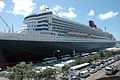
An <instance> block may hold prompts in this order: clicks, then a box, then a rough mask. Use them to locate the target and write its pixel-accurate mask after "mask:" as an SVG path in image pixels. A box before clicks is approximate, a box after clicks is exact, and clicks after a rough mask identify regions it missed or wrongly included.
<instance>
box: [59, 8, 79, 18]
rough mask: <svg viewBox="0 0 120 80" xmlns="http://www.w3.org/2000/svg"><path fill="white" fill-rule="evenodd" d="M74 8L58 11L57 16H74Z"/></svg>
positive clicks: (75, 15)
mask: <svg viewBox="0 0 120 80" xmlns="http://www.w3.org/2000/svg"><path fill="white" fill-rule="evenodd" d="M75 10H76V9H75V8H73V7H70V8H69V9H68V11H67V12H63V11H60V12H58V16H60V17H66V18H76V17H77V14H76V13H75V12H74V11H75Z"/></svg>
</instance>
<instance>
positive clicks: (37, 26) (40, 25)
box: [37, 24, 48, 27]
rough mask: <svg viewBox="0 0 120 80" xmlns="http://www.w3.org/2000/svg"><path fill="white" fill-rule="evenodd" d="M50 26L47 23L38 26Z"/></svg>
mask: <svg viewBox="0 0 120 80" xmlns="http://www.w3.org/2000/svg"><path fill="white" fill-rule="evenodd" d="M41 26H48V25H47V24H42V25H37V27H41Z"/></svg>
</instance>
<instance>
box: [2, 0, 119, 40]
mask: <svg viewBox="0 0 120 80" xmlns="http://www.w3.org/2000/svg"><path fill="white" fill-rule="evenodd" d="M43 5H46V6H47V7H48V8H49V9H50V10H51V11H52V12H53V14H55V15H57V16H59V17H62V18H67V19H70V20H73V21H75V22H79V23H82V24H86V25H88V22H89V20H93V21H94V22H95V23H96V25H97V27H98V28H100V29H102V30H103V31H105V28H106V31H107V32H109V33H111V34H113V35H114V37H115V38H116V40H120V26H119V22H120V0H0V16H1V17H2V18H3V19H4V20H5V21H6V22H7V23H8V25H9V26H10V27H12V26H13V27H14V30H15V31H18V30H19V29H20V28H21V27H22V25H23V20H24V17H25V16H28V15H31V14H39V13H40V12H41V10H42V9H43ZM6 28H7V27H6V25H5V24H4V23H3V21H2V20H1V19H0V31H5V29H6Z"/></svg>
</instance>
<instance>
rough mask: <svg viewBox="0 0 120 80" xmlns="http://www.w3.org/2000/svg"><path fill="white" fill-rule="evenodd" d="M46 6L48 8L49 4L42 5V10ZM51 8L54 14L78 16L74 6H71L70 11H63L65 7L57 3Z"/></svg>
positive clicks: (70, 16) (67, 16)
mask: <svg viewBox="0 0 120 80" xmlns="http://www.w3.org/2000/svg"><path fill="white" fill-rule="evenodd" d="M45 7H46V8H48V6H47V5H41V6H40V10H41V11H42V10H43V9H44V8H45ZM49 10H50V11H52V12H53V14H54V15H57V16H59V17H66V18H75V17H76V16H77V14H76V13H75V12H74V11H75V10H76V9H75V8H74V7H70V8H69V9H68V11H63V10H64V9H63V8H62V6H60V5H56V6H54V7H52V8H51V9H49Z"/></svg>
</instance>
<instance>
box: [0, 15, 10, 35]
mask: <svg viewBox="0 0 120 80" xmlns="http://www.w3.org/2000/svg"><path fill="white" fill-rule="evenodd" d="M0 18H1V20H2V21H3V22H4V23H5V25H6V26H7V29H8V33H10V27H9V25H8V24H7V23H6V22H5V20H4V19H3V18H2V17H1V16H0Z"/></svg>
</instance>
